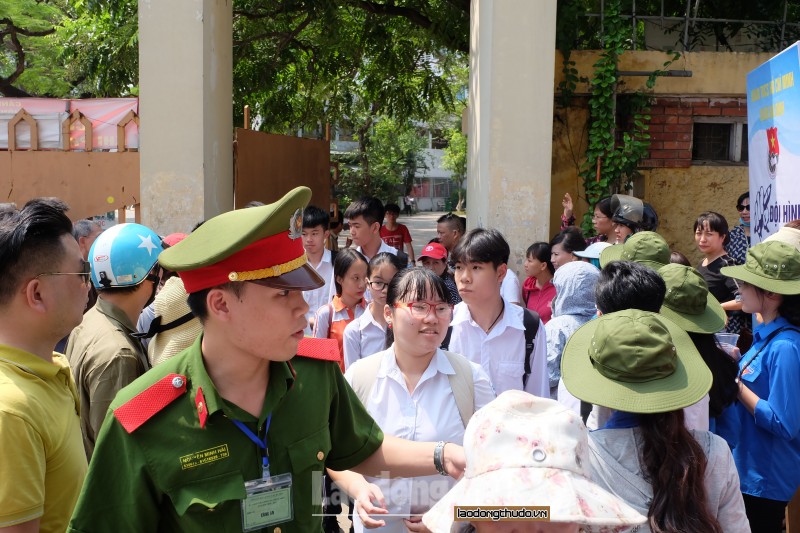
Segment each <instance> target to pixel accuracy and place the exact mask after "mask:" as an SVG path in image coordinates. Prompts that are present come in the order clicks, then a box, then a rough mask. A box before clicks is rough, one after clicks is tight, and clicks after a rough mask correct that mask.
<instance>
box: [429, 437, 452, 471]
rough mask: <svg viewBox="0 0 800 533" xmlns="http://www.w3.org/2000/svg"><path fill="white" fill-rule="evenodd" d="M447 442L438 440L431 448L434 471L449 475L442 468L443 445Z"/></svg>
mask: <svg viewBox="0 0 800 533" xmlns="http://www.w3.org/2000/svg"><path fill="white" fill-rule="evenodd" d="M445 444H447V443H446V442H445V441H443V440H440V441H439V442H437V443H436V447H435V448H434V449H433V466H435V467H436V471H437V472H439V473H440V474H441V475H443V476H447V475H449V474H448V473H447V471H446V470H445V469H444V445H445Z"/></svg>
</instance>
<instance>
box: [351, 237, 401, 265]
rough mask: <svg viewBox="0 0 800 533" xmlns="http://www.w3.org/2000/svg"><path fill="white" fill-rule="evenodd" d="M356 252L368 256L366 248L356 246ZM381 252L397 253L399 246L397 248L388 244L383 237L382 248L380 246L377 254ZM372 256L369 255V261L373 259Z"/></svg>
mask: <svg viewBox="0 0 800 533" xmlns="http://www.w3.org/2000/svg"><path fill="white" fill-rule="evenodd" d="M356 252H358V253H360V254H361V255H363V256H364V257H367V254H365V253H364V250H362V249H361V247H360V246H356ZM381 252H389V253H390V254H392V255H397V248H395V247H394V246H389V245H388V244H386V243H385V242H383V239H381V246H380V248H378V251H377V252H375V255H378V254H379V253H381ZM375 255H373V256H372V257H375ZM372 257H367V262H369V261H371V260H372Z"/></svg>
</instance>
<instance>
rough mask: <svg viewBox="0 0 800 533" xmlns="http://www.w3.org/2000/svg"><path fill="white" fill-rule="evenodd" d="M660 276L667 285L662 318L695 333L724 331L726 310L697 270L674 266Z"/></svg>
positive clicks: (664, 267) (670, 265)
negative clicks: (709, 290)
mask: <svg viewBox="0 0 800 533" xmlns="http://www.w3.org/2000/svg"><path fill="white" fill-rule="evenodd" d="M658 273H659V274H660V275H661V277H662V278H663V279H664V283H666V285H667V293H666V295H665V296H664V305H662V306H661V310H660V311H659V312H660V313H661V314H662V315H664V316H665V317H667V318H669V319H670V320H672V321H673V322H675V323H676V324H678V325H679V326H680V327H682V328H683V329H684V330H685V331H691V332H694V333H717V332H718V331H720V330H722V329H723V328H724V327H725V321H726V315H725V310H724V309H723V308H722V305H721V304H720V303H719V300H717V299H716V298H715V297H714V295H713V294H711V293H710V292H708V285H706V280H705V279H703V276H702V275H701V274H700V273H699V272H698V271H697V270H695V269H694V268H692V267H688V266H685V265H679V264H676V263H672V264H669V265H665V266H663V267H661V268H660V269H659V270H658Z"/></svg>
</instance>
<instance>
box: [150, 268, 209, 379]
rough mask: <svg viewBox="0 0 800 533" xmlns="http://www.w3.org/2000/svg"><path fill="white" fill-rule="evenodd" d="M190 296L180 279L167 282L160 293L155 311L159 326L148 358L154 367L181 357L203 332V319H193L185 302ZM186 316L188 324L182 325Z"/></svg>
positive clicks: (185, 322)
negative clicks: (201, 320) (179, 355)
mask: <svg viewBox="0 0 800 533" xmlns="http://www.w3.org/2000/svg"><path fill="white" fill-rule="evenodd" d="M187 297H188V295H187V294H186V290H185V289H184V287H183V282H182V281H181V279H180V278H179V277H177V276H175V277H172V278H170V279H168V280H167V282H166V283H165V284H164V286H163V287H162V288H161V290H160V291H158V294H157V295H156V299H155V301H154V302H153V310H154V312H155V316H156V318H158V319H159V322H160V327H159V328H158V333H156V334H155V336H154V337H153V338H152V339H150V343H149V344H148V345H147V358H148V359H149V360H150V364H151V365H153V366H156V365H157V364H159V363H163V362H164V361H166V360H167V359H169V358H171V357H174V356H176V355H178V354H179V353H181V352H182V351H183V350H185V349H186V348H188V347H189V346H191V345H192V344H193V343H194V341H195V340H196V339H197V336H198V335H200V334H201V333H202V332H203V326H202V325H201V324H200V320H198V319H197V317H195V316H192V311H191V310H190V309H189V304H187V303H186V298H187ZM159 317H160V318H159ZM184 317H185V319H186V321H183V322H182V321H181V319H184Z"/></svg>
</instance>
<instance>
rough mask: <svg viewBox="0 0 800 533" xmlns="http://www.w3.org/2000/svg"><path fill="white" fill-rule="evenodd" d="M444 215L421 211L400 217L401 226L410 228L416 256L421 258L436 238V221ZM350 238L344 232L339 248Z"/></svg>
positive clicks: (340, 238) (398, 219) (341, 235)
mask: <svg viewBox="0 0 800 533" xmlns="http://www.w3.org/2000/svg"><path fill="white" fill-rule="evenodd" d="M442 215H444V213H442V212H436V211H434V212H430V211H421V212H419V213H416V214H414V215H412V216H410V217H409V216H404V215H402V214H401V215H400V216H399V217H398V218H397V221H398V222H399V223H400V224H405V225H406V226H408V231H409V233H411V240H412V242H413V243H414V256H415V257H419V254H420V252H421V251H422V249H423V248H424V247H425V245H426V244H428V241H430V240H431V239H433V238H434V237H436V221H437V220H438V219H439V217H440V216H442ZM348 236H349V232H346V231H343V232H342V233H341V234H340V235H339V246H340V247H341V246H344V243H345V241H346V239H347V237H348Z"/></svg>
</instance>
